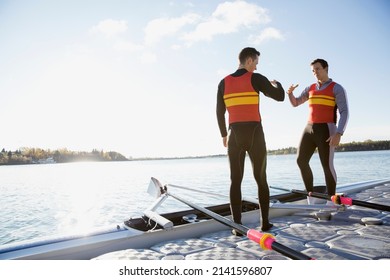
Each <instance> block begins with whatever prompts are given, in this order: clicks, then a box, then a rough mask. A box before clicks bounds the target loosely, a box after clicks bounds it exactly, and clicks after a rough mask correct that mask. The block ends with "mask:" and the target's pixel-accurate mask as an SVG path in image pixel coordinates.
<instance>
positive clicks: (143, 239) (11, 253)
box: [0, 180, 389, 260]
mask: <svg viewBox="0 0 390 280" xmlns="http://www.w3.org/2000/svg"><path fill="white" fill-rule="evenodd" d="M385 182H389V180H375V181H369V182H363V183H356V184H352V185H345V186H341V187H339V188H338V191H340V192H343V193H345V194H351V193H353V192H356V191H361V190H363V189H367V188H371V187H374V186H376V185H379V184H383V183H385ZM292 203H293V205H297V203H301V204H304V203H306V200H302V199H301V200H299V201H297V202H292ZM271 206H272V204H271ZM226 207H228V206H226ZM297 211H302V209H301V208H299V207H298V208H297V207H291V208H288V207H286V208H272V207H271V208H270V218H271V219H272V218H276V217H281V216H288V215H291V214H293V213H295V212H297ZM259 212H260V211H259V210H257V209H255V210H251V211H248V212H244V213H243V215H242V222H243V224H253V223H258V222H259V220H260V216H259ZM228 217H229V216H228ZM226 229H228V227H227V226H225V225H222V224H221V223H219V222H217V221H214V220H210V219H207V220H206V219H205V220H201V221H198V222H192V223H185V224H180V225H176V226H173V227H171V228H168V229H157V230H150V231H143V230H138V229H134V228H130V227H127V226H124V225H121V226H120V225H114V226H112V227H109V228H107V229H103V230H99V231H95V232H92V233H90V234H87V235H78V236H76V235H73V236H63V237H52V238H45V239H39V240H33V241H24V242H16V243H12V244H8V245H2V246H0V259H3V260H4V259H21V260H23V259H27V260H33V259H37V260H72V259H74V260H83V259H92V258H95V257H97V256H100V255H103V254H106V253H109V252H113V251H119V250H125V249H142V248H148V247H151V246H153V245H155V244H158V243H161V242H165V241H170V240H177V239H183V238H194V237H198V236H201V235H203V234H206V233H211V232H217V231H221V230H226Z"/></svg>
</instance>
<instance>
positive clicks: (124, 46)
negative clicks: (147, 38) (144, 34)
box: [114, 41, 144, 52]
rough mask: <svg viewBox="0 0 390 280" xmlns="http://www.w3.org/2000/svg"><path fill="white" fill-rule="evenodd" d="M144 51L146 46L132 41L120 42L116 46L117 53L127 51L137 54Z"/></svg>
mask: <svg viewBox="0 0 390 280" xmlns="http://www.w3.org/2000/svg"><path fill="white" fill-rule="evenodd" d="M143 49H144V46H142V45H140V44H135V43H133V42H130V41H118V42H117V43H115V44H114V50H117V51H127V52H135V51H141V50H143Z"/></svg>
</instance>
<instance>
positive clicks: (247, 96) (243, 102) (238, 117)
mask: <svg viewBox="0 0 390 280" xmlns="http://www.w3.org/2000/svg"><path fill="white" fill-rule="evenodd" d="M252 74H253V73H252V72H247V73H245V74H244V75H242V76H239V77H234V76H232V75H229V76H227V77H226V78H225V79H224V81H225V92H224V96H223V99H224V101H225V105H226V108H227V110H228V112H229V124H232V123H238V122H260V120H261V117H260V110H259V102H260V97H259V93H258V92H256V91H255V89H254V88H253V86H252V81H251V80H252Z"/></svg>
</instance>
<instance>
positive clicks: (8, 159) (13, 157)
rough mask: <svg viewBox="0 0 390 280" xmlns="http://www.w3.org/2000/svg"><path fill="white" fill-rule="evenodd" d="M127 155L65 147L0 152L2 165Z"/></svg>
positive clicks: (120, 159) (107, 159)
mask: <svg viewBox="0 0 390 280" xmlns="http://www.w3.org/2000/svg"><path fill="white" fill-rule="evenodd" d="M126 160H128V159H127V158H126V157H124V156H123V155H121V154H120V153H117V152H113V151H110V152H104V151H98V150H95V149H94V150H92V152H74V151H69V150H67V149H66V148H65V149H59V150H55V151H51V150H43V149H40V148H26V147H24V148H21V149H20V150H16V151H6V150H5V149H2V151H1V152H0V165H11V164H34V163H64V162H74V161H126Z"/></svg>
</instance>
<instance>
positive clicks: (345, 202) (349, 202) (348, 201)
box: [340, 196, 352, 205]
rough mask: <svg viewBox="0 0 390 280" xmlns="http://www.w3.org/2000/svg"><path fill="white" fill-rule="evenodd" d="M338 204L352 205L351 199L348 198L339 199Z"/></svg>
mask: <svg viewBox="0 0 390 280" xmlns="http://www.w3.org/2000/svg"><path fill="white" fill-rule="evenodd" d="M340 202H341V204H344V205H352V198H350V197H343V196H342V197H340Z"/></svg>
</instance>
